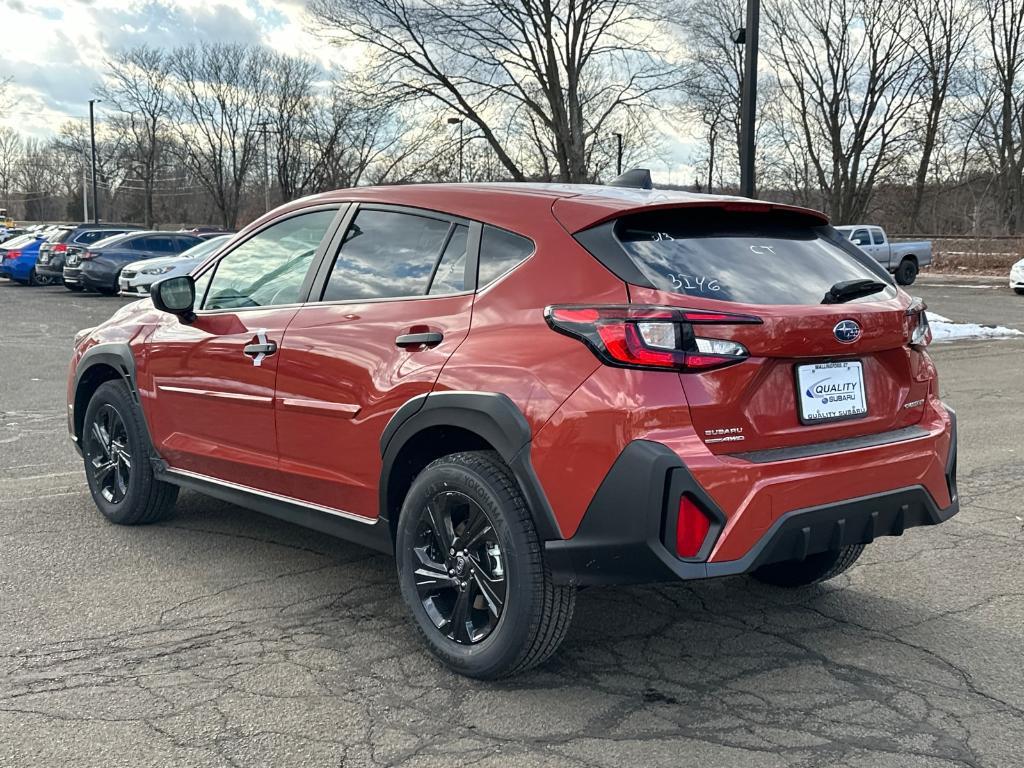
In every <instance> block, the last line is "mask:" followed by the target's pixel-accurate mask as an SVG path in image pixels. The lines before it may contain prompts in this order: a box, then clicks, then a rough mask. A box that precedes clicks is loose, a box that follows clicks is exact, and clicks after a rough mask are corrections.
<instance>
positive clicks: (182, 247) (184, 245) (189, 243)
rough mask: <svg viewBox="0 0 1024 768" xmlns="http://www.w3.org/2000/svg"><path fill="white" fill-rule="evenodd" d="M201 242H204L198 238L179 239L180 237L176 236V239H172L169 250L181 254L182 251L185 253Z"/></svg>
mask: <svg viewBox="0 0 1024 768" xmlns="http://www.w3.org/2000/svg"><path fill="white" fill-rule="evenodd" d="M202 242H205V241H203V240H200V239H199V238H198V237H181V236H178V237H175V238H173V243H174V245H173V246H172V248H171V250H172V251H173V252H174V253H181V252H182V251H187V250H188V249H189V248H192V247H194V246H197V245H199V244H200V243H202Z"/></svg>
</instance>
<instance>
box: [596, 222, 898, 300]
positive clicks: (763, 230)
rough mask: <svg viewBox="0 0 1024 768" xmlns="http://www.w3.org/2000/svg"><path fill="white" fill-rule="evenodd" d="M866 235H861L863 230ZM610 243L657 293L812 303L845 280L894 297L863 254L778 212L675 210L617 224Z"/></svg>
mask: <svg viewBox="0 0 1024 768" xmlns="http://www.w3.org/2000/svg"><path fill="white" fill-rule="evenodd" d="M865 232H866V230H865ZM615 237H616V238H617V239H618V242H619V243H620V244H621V247H622V248H623V249H624V250H625V251H626V253H627V255H628V256H629V258H630V260H631V261H632V262H633V263H634V264H635V266H636V268H637V269H638V270H639V272H640V274H641V275H642V276H643V277H644V278H646V279H647V280H648V281H649V282H650V284H651V285H652V286H653V287H654V288H657V289H659V290H663V291H670V292H672V293H678V294H683V295H686V296H700V297H702V298H707V299H716V300H719V301H736V302H743V303H748V304H820V303H821V300H822V299H823V298H824V296H825V293H826V292H827V291H828V290H829V289H830V288H831V287H832V286H833V285H835V284H836V283H839V282H843V281H845V280H878V281H879V282H883V283H886V288H885V290H883V291H879V292H878V293H876V294H873V295H871V296H868V297H865V298H863V299H861V301H879V300H884V299H888V298H892V297H894V296H895V295H896V290H895V288H893V287H892V286H891V283H890V281H889V278H888V276H887V275H886V274H885V272H884V271H883V270H882V269H881V268H880V267H878V266H877V265H875V264H873V263H872V262H873V260H872V259H871V258H870V257H869V256H867V255H866V254H863V253H860V252H859V251H857V252H855V249H852V248H849V247H848V246H846V245H845V244H844V243H843V241H842V238H841V235H839V233H837V232H836V231H835V230H833V229H832V228H831V227H828V226H820V225H817V224H816V223H812V220H810V219H808V218H807V217H802V216H798V215H792V216H790V215H782V214H779V213H778V212H769V213H766V214H761V213H736V212H726V211H721V210H714V209H690V210H686V209H681V210H676V211H670V212H662V213H653V214H641V215H637V216H630V217H626V218H624V219H620V220H619V222H618V223H617V224H616V227H615Z"/></svg>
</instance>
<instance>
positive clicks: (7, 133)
mask: <svg viewBox="0 0 1024 768" xmlns="http://www.w3.org/2000/svg"><path fill="white" fill-rule="evenodd" d="M21 155H22V139H21V134H19V133H18V132H17V131H14V130H11V129H10V128H7V127H6V126H2V127H0V195H2V196H3V201H4V208H6V209H7V210H8V211H9V210H10V209H11V189H12V187H13V186H14V184H15V181H16V176H17V170H18V161H19V160H20V159H21Z"/></svg>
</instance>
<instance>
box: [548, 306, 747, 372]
mask: <svg viewBox="0 0 1024 768" xmlns="http://www.w3.org/2000/svg"><path fill="white" fill-rule="evenodd" d="M544 318H545V319H546V320H547V322H548V325H550V326H551V328H553V329H554V330H556V331H558V332H559V333H564V334H565V335H566V336H571V337H573V338H575V339H579V340H580V341H582V342H583V343H584V344H586V345H587V346H588V347H590V349H591V350H592V351H593V352H594V354H595V355H597V357H598V359H600V360H601V362H603V363H605V364H606V365H613V366H617V367H620V368H645V369H653V370H674V371H707V370H712V369H714V368H722V367H723V366H726V365H732V364H734V363H739V362H742V361H743V360H746V359H747V357H748V356H749V353H748V352H747V350H746V348H745V347H744V346H743V345H742V344H740V343H738V342H735V341H731V340H729V339H715V338H709V337H706V336H705V335H704V333H705V330H704V328H705V326H712V325H737V324H756V323H760V322H761V319H760V318H759V317H754V316H753V315H741V314H733V313H729V312H707V311H702V310H693V309H678V308H676V307H652V306H643V305H624V306H623V305H612V306H598V307H578V306H551V307H548V308H547V309H545V310H544ZM695 327H699V328H700V334H701V335H700V336H698V335H697V331H696V330H695Z"/></svg>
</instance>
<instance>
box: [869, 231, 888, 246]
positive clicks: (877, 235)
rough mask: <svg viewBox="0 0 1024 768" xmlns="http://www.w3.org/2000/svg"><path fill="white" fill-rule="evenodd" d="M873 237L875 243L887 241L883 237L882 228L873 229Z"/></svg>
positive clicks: (879, 243) (880, 243)
mask: <svg viewBox="0 0 1024 768" xmlns="http://www.w3.org/2000/svg"><path fill="white" fill-rule="evenodd" d="M871 239H872V240H873V241H874V243H875V245H882V244H884V243H885V238H883V237H882V230H880V229H872V230H871Z"/></svg>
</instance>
